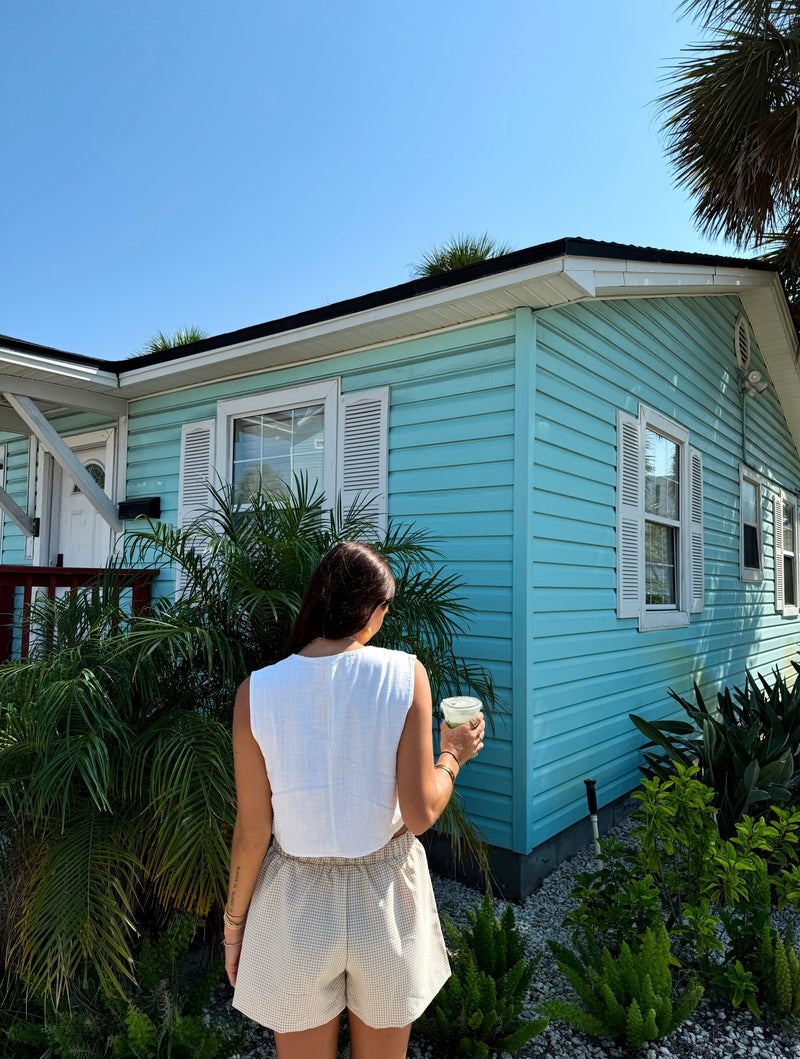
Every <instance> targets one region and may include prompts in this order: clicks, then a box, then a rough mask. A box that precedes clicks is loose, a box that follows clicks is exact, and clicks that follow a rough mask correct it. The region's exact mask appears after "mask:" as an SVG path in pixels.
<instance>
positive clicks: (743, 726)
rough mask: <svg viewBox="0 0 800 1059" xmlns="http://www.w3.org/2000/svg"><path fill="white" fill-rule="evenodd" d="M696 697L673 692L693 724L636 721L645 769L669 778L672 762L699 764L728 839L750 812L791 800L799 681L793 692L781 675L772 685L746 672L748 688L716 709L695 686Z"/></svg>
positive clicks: (727, 695) (798, 760)
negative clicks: (642, 741)
mask: <svg viewBox="0 0 800 1059" xmlns="http://www.w3.org/2000/svg"><path fill="white" fill-rule="evenodd" d="M792 664H793V666H794V669H795V674H797V673H798V672H800V666H798V664H797V663H796V662H793V663H792ZM694 694H695V702H694V703H691V702H689V700H688V699H685V698H683V697H682V696H681V695H678V694H677V693H676V692H675V691H672V690H670V695H671V696H672V698H673V699H675V701H676V702H678V703H679V704H680V706H681V707H682V709H683V710H684V712H685V713H686V715H687V716H688V717H689V720H688V721H674V720H662V721H647V720H645V719H644V718H643V717H639V716H637V715H636V714H631V715H630V718H631V720H632V721H633V723H634V724H635V725H636V727H637V728H638V729H639V731H640V732H641V733H642V734H643V735H645V736H646V737H647V739H648V743H646V744H645V753H644V758H645V761H646V762H647V766H646V768H645V770H644V771H645V772H647V773H649V774H651V775H657V776H660V777H661V778H662V779H664V778H666V777H667V776H668V775H669V774H670V773H671V771H672V764H673V762H676V761H677V762H680V764H682V765H684V766H689V765H691V764H694V763H695V762H696V763H697V764H698V765H699V769H700V779H701V780H702V781H703V783H705V784H707V785H708V786H709V787H711V788H712V790H713V791H714V805H715V807H716V809H717V819H718V826H719V830H720V833H721V834H722V835H724V836H725V837H729V836H730V835H731V834H733V831H734V827H735V825H736V822H737V821H738V820H740V819H741V818H742V816H743V815H744V814H745V813H749V814H750V815H753V816H757V815H759V814H760V813H762V812H764V811H765V810H766V809H767V808H768V807H769V806H770V805H775V804H785V803H787V802H789V801H791V800H792V797H793V794H792V790H793V789H794V788H796V787H797V785H798V781H799V780H800V772H799V771H798V767H799V766H800V756H798V755H800V681H798V680H797V679H796V678H795V680H794V682H793V684H792V686H791V687H789V685H788V684H787V683H786V681H785V680H784V678H783V677H782V676H781V674H780V673H779V672H778V670H776V671H775V675H774V680H773V682H772V683H770V682H769V681H768V680H767V679H766V678H765V677H763V676H761V675H759V676H757V677H756V676H753V674H751V673H749V672H748V673H747V674H746V678H745V684H744V687H743V688H738V687H735V688H734V690H733V693H731V691H730V689H729V688H725V689H724V690H723V691H721V692H719V693H718V694H717V703H716V707H710V706H709V705H707V704H706V701H705V699H704V697H703V694H702V692H701V691H700V688H699V687H698V686H697V684H695V688H694ZM649 747H656V748H658V749H657V750H656V751H655V752H654V751H652V750H649V749H647V748H649Z"/></svg>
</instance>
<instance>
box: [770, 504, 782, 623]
mask: <svg viewBox="0 0 800 1059" xmlns="http://www.w3.org/2000/svg"><path fill="white" fill-rule="evenodd" d="M772 514H773V524H774V540H775V610H777V611H779V612H780V613H783V607H784V593H783V497H782V496H781V495H780V493H777V494H776V496H775V498H774V499H773V501H772Z"/></svg>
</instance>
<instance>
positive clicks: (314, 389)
mask: <svg viewBox="0 0 800 1059" xmlns="http://www.w3.org/2000/svg"><path fill="white" fill-rule="evenodd" d="M310 404H322V405H324V413H323V414H324V444H325V453H324V458H323V472H322V481H321V482H320V483H319V484H320V488H321V489H322V490H323V492H324V493H325V496H326V497H332V496H335V495H336V488H337V481H336V460H337V452H336V450H337V413H338V404H339V380H338V378H337V379H326V380H324V381H323V382H315V383H309V384H308V385H305V386H293V387H291V388H289V389H284V390H274V391H273V392H272V393H269V392H267V393H264V392H263V391H262V392H260V393H258V394H252V395H251V396H249V397H237V398H234V399H232V400H227V401H220V402H219V403H218V404H217V430H216V435H217V452H216V467H217V468H218V469H219V471H220V473H221V475H222V478H223V479H224V481H226V482H228V483H230V482H232V481H233V473H232V472H233V424H234V421H235V420H236V419H241V418H242V417H244V416H248V415H267V414H269V413H271V412H280V411H285V410H286V409H289V408H299V407H302V406H304V405H310Z"/></svg>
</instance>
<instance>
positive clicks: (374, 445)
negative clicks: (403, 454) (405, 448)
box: [337, 386, 389, 534]
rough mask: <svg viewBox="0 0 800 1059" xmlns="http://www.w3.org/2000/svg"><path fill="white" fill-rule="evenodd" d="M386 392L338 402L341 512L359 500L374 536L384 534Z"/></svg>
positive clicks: (368, 392) (345, 397) (364, 393)
mask: <svg viewBox="0 0 800 1059" xmlns="http://www.w3.org/2000/svg"><path fill="white" fill-rule="evenodd" d="M388 430H389V388H388V386H384V387H381V388H380V389H376V390H362V391H360V392H357V393H348V394H343V395H342V396H341V397H340V398H339V445H338V449H337V451H338V458H339V482H340V496H341V502H342V510H343V511H347V509H348V508H349V507H350V505H351V504H352V503H353V502H354V501H355V500H358V502H359V505H363V504H364V502H365V501H369V503H368V505H367V507H366V508H365V510H364V514H365V516H366V517H368V518H369V519H370V520H371V521H372V523H373V525H374V527H375V531H376V533H379V534H380V533H383V532H385V530H386V509H387V503H388V483H387V448H388Z"/></svg>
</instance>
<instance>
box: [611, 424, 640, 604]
mask: <svg viewBox="0 0 800 1059" xmlns="http://www.w3.org/2000/svg"><path fill="white" fill-rule="evenodd" d="M641 449H642V444H641V433H640V431H639V420H638V419H635V418H634V417H633V416H630V415H628V414H627V413H626V412H618V413H617V617H619V618H638V617H639V614H640V612H641V609H642V593H643V579H644V571H643V549H644V497H643V495H642V490H643V484H642V457H641Z"/></svg>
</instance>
